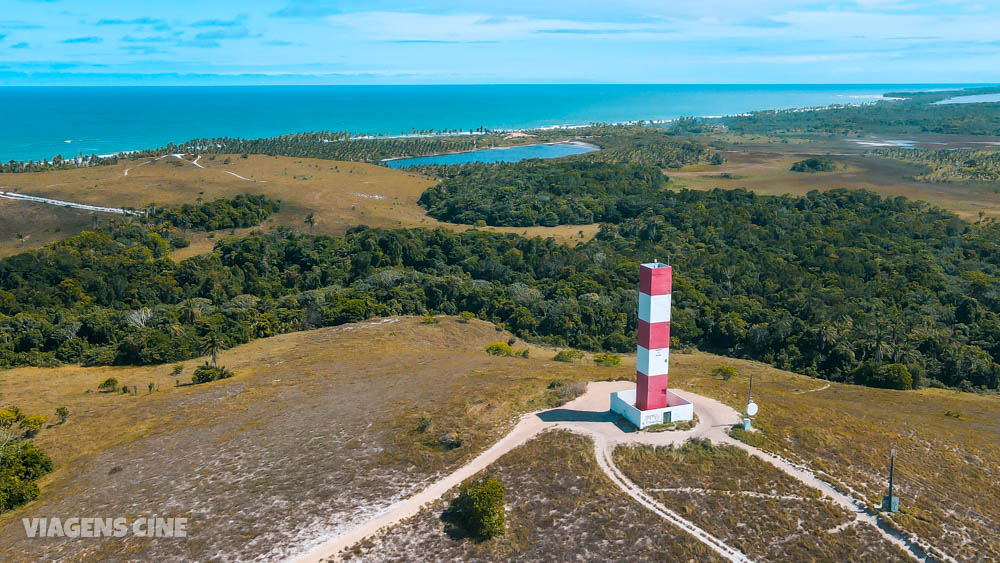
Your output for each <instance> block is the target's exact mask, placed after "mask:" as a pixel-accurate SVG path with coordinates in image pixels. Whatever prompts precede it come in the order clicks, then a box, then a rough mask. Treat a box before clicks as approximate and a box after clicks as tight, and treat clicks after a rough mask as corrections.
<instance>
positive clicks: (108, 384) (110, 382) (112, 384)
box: [97, 377, 118, 393]
mask: <svg viewBox="0 0 1000 563" xmlns="http://www.w3.org/2000/svg"><path fill="white" fill-rule="evenodd" d="M97 390H98V391H100V392H102V393H114V392H115V391H117V390H118V380H117V379H116V378H114V377H109V378H107V379H105V380H104V381H102V382H101V384H100V385H98V386H97Z"/></svg>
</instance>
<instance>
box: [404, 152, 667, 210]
mask: <svg viewBox="0 0 1000 563" xmlns="http://www.w3.org/2000/svg"><path fill="white" fill-rule="evenodd" d="M448 168H449V177H448V178H447V179H446V180H444V181H443V182H441V183H440V184H437V185H435V186H431V187H430V188H428V189H427V191H425V192H424V193H423V194H422V195H421V196H420V204H421V205H423V206H424V207H426V208H427V213H428V215H430V216H431V217H434V218H435V219H440V220H442V221H450V222H452V223H466V224H474V223H476V222H477V221H484V222H485V223H486V224H487V225H509V226H515V227H530V226H534V225H543V226H546V227H552V226H555V225H566V224H569V225H573V224H577V225H579V224H586V223H593V222H595V221H610V222H617V221H619V220H621V219H622V217H623V216H627V215H628V214H630V213H634V209H632V207H633V206H630V205H629V202H630V201H633V200H636V201H637V200H638V199H645V198H648V197H654V196H655V195H656V194H657V192H659V191H660V190H662V189H663V188H664V187H665V186H666V182H667V180H666V178H665V177H664V176H663V174H662V173H661V172H660V170H659V169H658V168H654V167H651V166H641V165H634V164H604V163H594V162H588V161H554V162H547V161H539V160H528V161H522V162H513V163H497V164H482V163H476V164H466V165H461V166H451V167H448Z"/></svg>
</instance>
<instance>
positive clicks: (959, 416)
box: [944, 411, 962, 420]
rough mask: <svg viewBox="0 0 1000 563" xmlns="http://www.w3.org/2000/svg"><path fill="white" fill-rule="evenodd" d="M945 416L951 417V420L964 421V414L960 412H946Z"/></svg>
mask: <svg viewBox="0 0 1000 563" xmlns="http://www.w3.org/2000/svg"><path fill="white" fill-rule="evenodd" d="M944 415H945V416H949V417H951V418H957V419H959V420H961V419H962V413H960V412H958V411H945V412H944Z"/></svg>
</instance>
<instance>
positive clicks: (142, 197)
mask: <svg viewBox="0 0 1000 563" xmlns="http://www.w3.org/2000/svg"><path fill="white" fill-rule="evenodd" d="M226 159H228V160H229V164H225V162H226ZM143 163H146V164H143ZM198 164H200V165H201V166H203V167H204V168H198V167H196V166H194V165H193V164H192V163H191V162H190V161H186V160H182V159H179V158H176V157H173V156H168V157H165V158H162V159H159V160H152V161H150V160H148V159H141V160H136V161H127V162H123V163H119V164H117V165H115V166H100V167H96V168H86V169H71V170H57V171H50V172H40V173H32V174H0V189H4V190H6V191H18V192H21V193H25V194H30V195H37V196H42V197H48V198H52V199H60V200H65V201H73V202H79V203H86V204H91V205H104V206H113V207H135V208H144V207H146V206H148V205H149V204H151V203H155V204H157V205H160V206H169V205H179V204H183V203H197V202H198V201H199V200H203V201H211V200H214V199H219V198H231V197H233V196H236V195H238V194H241V193H254V194H258V193H262V194H266V195H268V196H269V197H273V198H275V199H280V200H281V201H282V202H283V207H282V210H281V211H280V212H279V213H277V214H275V215H274V216H272V218H271V219H270V220H269V221H268V224H270V225H285V226H289V227H292V228H294V229H297V230H301V231H306V230H307V229H308V227H307V226H306V225H305V223H304V222H303V221H304V219H305V217H306V215H308V214H309V213H312V214H313V215H314V218H315V221H316V225H315V232H316V233H321V234H343V233H344V231H346V230H347V229H348V228H349V227H352V226H354V225H369V226H373V227H387V228H394V227H438V226H445V227H449V228H454V229H463V230H464V229H468V228H470V227H469V226H467V225H452V224H448V223H441V222H439V221H437V220H436V219H433V218H431V217H428V216H427V215H425V213H424V209H423V208H422V207H420V206H419V205H417V199H418V198H419V197H420V194H421V193H423V191H424V190H425V189H427V187H428V186H430V185H432V184H433V183H434V180H432V179H429V178H426V177H422V176H418V175H416V174H413V173H410V172H405V171H399V170H394V169H391V168H387V167H384V166H375V165H372V164H363V163H358V162H339V161H330V160H319V159H308V158H289V157H271V156H264V155H252V156H250V157H248V158H246V159H243V158H240V157H239V156H225V155H218V156H216V157H215V159H214V160H210V159H209V157H202V158H201V159H199V160H198ZM126 169H128V170H129V173H128V175H127V176H126V175H125V170H126ZM229 172H231V173H232V174H230V173H229ZM233 174H238V175H239V176H242V177H243V178H247V179H246V180H244V179H241V178H239V177H237V176H234V175H233ZM35 205H39V204H26V203H22V202H15V201H3V200H0V219H3V222H2V223H3V224H4V226H3V227H0V235H2V236H3V239H2V240H0V253H2V254H0V255H9V254H13V253H16V252H18V251H19V250H20V249H21V242H20V241H19V240H17V239H15V238H14V235H15V234H16V233H17V232H25V233H27V234H29V235H30V238H28V239H27V240H26V241H25V244H24V248H37V247H39V246H42V245H43V244H45V243H46V242H50V241H51V240H54V239H56V238H59V237H58V236H53V237H50V236H44V233H45V229H49V230H53V229H56V228H59V229H60V231H59V233H61V234H62V236H71V235H73V234H77V233H78V232H80V231H81V230H83V229H85V228H90V226H91V224H92V221H93V219H92V217H91V213H90V212H86V211H73V210H68V209H61V208H59V207H56V206H49V207H52V208H53V210H55V211H48V212H43V213H42V214H39V212H38V211H32V213H34V214H35V215H34V216H33V217H32V216H30V215H29V214H26V211H25V210H28V209H33V207H32V208H29V207H28V206H35ZM45 213H47V214H48V215H45ZM484 229H487V230H492V231H503V232H513V233H518V234H524V235H527V236H543V237H549V236H552V237H556V238H558V239H559V240H563V241H565V242H567V243H570V244H578V243H580V242H585V241H587V240H590V239H591V238H593V236H594V235H595V234H597V230H598V225H596V224H593V225H568V226H558V227H521V228H518V227H484ZM228 234H229V233H228V231H227V232H222V233H217V234H216V236H219V237H221V236H227V235H228ZM213 244H214V240H212V239H210V238H208V237H207V236H206V235H205V233H200V234H194V235H193V236H192V245H191V246H190V247H188V248H185V249H182V250H181V251H179V252H178V254H177V256H179V257H187V256H193V255H194V254H196V253H200V252H207V251H209V250H211V248H212V245H213Z"/></svg>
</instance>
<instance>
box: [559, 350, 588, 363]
mask: <svg viewBox="0 0 1000 563" xmlns="http://www.w3.org/2000/svg"><path fill="white" fill-rule="evenodd" d="M552 359H553V360H555V361H557V362H575V361H577V360H582V359H583V352H581V351H580V350H559V352H557V353H556V357H554V358H552Z"/></svg>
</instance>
